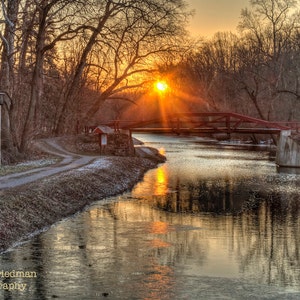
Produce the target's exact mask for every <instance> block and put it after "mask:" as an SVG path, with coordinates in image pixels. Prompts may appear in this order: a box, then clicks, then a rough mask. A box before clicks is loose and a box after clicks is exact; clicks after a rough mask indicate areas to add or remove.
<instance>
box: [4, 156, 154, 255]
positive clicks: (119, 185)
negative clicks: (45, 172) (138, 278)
mask: <svg viewBox="0 0 300 300" xmlns="http://www.w3.org/2000/svg"><path fill="white" fill-rule="evenodd" d="M105 160H106V161H107V162H108V164H109V166H107V167H104V168H100V169H97V168H83V169H80V170H72V171H68V172H64V173H61V174H60V175H55V176H51V177H47V178H45V179H43V180H40V181H37V182H34V183H31V184H27V185H24V186H21V187H18V188H13V189H8V190H2V191H0V196H1V200H0V251H4V250H6V249H8V248H9V247H10V246H12V245H13V244H14V243H15V242H16V241H20V240H21V239H23V238H24V237H26V236H27V235H28V234H30V233H32V232H34V231H36V230H41V229H42V228H45V227H47V226H49V225H51V224H53V223H55V222H57V221H59V220H61V219H62V218H64V217H67V216H70V215H72V214H74V213H76V212H78V211H80V210H82V209H83V208H84V207H85V206H86V205H88V204H89V203H91V202H92V201H95V200H100V199H103V198H105V197H109V196H113V195H116V194H120V193H122V192H124V191H127V190H129V189H131V188H132V187H133V185H134V184H135V183H136V182H138V181H139V180H140V179H141V178H142V176H143V174H144V173H145V172H146V171H147V170H149V169H150V168H153V167H155V166H156V165H157V162H154V161H153V160H149V159H143V158H138V157H130V158H129V157H106V158H105Z"/></svg>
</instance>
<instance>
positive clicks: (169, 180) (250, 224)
mask: <svg viewBox="0 0 300 300" xmlns="http://www.w3.org/2000/svg"><path fill="white" fill-rule="evenodd" d="M136 137H137V138H138V139H140V140H142V141H144V142H145V143H146V145H148V146H151V147H155V148H157V149H159V151H160V152H161V153H163V154H164V155H166V157H167V162H166V163H164V164H161V165H159V167H158V168H157V169H153V170H150V171H149V172H148V173H146V175H145V177H144V179H143V181H141V182H140V183H138V184H137V185H136V186H135V188H134V189H133V191H132V192H130V193H126V194H123V195H121V196H118V197H114V198H110V199H105V200H104V201H99V202H96V203H94V204H93V205H91V206H90V207H88V208H87V209H86V210H85V211H84V212H82V213H79V214H77V215H75V216H73V217H71V218H68V219H66V220H63V221H61V222H59V223H58V224H55V226H53V227H51V228H49V229H48V230H47V231H45V232H43V233H40V234H39V235H36V236H34V237H32V238H31V239H30V240H29V241H27V242H26V243H24V244H22V245H19V246H17V247H15V248H14V249H11V250H10V251H8V252H6V253H4V254H2V255H1V256H0V262H1V268H0V269H1V270H2V271H3V270H15V271H18V270H22V271H24V272H25V271H26V272H27V273H24V274H23V275H24V276H23V277H22V278H20V277H18V278H16V277H13V276H10V277H7V278H5V277H3V276H2V278H1V279H2V283H1V288H0V299H39V300H40V299H54V298H57V299H75V300H76V299H130V300H131V299H155V300H159V299H170V300H171V299H299V298H300V256H299V255H300V253H299V247H300V243H299V242H300V218H299V217H300V190H299V186H300V175H299V174H294V173H292V172H288V171H287V172H279V171H278V170H277V169H276V165H275V163H274V160H273V158H272V156H271V155H270V151H269V150H268V148H266V147H264V146H261V147H258V146H257V147H251V146H249V145H241V144H235V145H225V144H214V143H211V142H209V141H204V140H201V139H200V138H197V137H174V136H162V135H150V134H148V135H147V134H145V135H144V134H138V135H136ZM1 270H0V271H1ZM26 274H27V275H28V276H27V277H26V276H25V275H26ZM2 275H3V273H2ZM0 276H1V272H0ZM0 282H1V281H0ZM4 284H6V286H11V287H12V291H7V290H5V289H4V288H3V287H5V286H4ZM9 284H10V285H9ZM23 288H24V290H23Z"/></svg>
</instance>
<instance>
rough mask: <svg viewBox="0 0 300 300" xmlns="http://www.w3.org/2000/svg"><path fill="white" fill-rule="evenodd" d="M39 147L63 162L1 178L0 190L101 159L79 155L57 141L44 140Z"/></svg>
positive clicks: (38, 144)
mask: <svg viewBox="0 0 300 300" xmlns="http://www.w3.org/2000/svg"><path fill="white" fill-rule="evenodd" d="M37 146H38V147H39V148H40V149H41V150H43V151H44V152H47V153H49V154H53V155H56V156H59V157H61V158H62V159H61V161H60V162H58V163H56V164H53V165H50V166H47V167H40V168H39V167H38V168H34V169H30V170H27V171H23V172H18V173H13V174H9V175H5V176H1V177H0V190H3V189H8V188H13V187H17V186H20V185H23V184H27V183H30V182H33V181H36V180H39V179H42V178H44V177H47V176H51V175H54V174H57V173H61V172H65V171H68V170H72V169H76V168H80V167H82V166H85V165H87V164H90V163H92V162H93V161H94V160H96V159H99V156H88V155H79V154H77V153H76V154H75V153H72V152H69V151H67V150H66V149H64V148H63V147H62V146H61V145H60V144H59V143H58V142H57V140H56V139H43V140H40V141H38V142H37Z"/></svg>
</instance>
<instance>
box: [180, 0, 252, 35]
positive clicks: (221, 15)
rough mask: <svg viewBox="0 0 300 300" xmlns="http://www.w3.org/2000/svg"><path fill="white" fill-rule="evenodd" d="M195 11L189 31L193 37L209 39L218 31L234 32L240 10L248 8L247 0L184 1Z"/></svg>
mask: <svg viewBox="0 0 300 300" xmlns="http://www.w3.org/2000/svg"><path fill="white" fill-rule="evenodd" d="M186 3H187V4H188V5H189V9H194V10H195V15H194V17H193V18H192V19H191V21H190V26H189V30H190V32H191V34H192V36H194V37H200V36H207V37H211V36H213V35H214V33H216V32H218V31H232V32H235V30H236V27H237V25H238V23H239V19H240V15H241V10H242V9H243V8H246V7H249V0H186Z"/></svg>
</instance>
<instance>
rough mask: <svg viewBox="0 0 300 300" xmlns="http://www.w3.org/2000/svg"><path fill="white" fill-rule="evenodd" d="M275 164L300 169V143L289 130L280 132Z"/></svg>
mask: <svg viewBox="0 0 300 300" xmlns="http://www.w3.org/2000/svg"><path fill="white" fill-rule="evenodd" d="M276 164H277V165H279V166H280V167H291V168H300V141H298V140H296V139H295V138H294V137H293V136H292V131H291V130H282V131H281V132H280V138H279V142H278V145H277V153H276Z"/></svg>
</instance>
